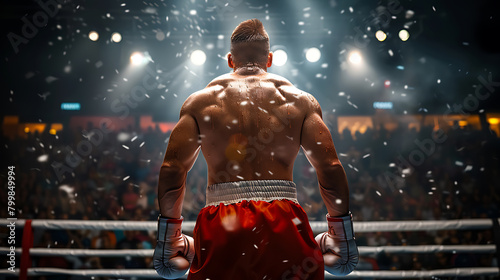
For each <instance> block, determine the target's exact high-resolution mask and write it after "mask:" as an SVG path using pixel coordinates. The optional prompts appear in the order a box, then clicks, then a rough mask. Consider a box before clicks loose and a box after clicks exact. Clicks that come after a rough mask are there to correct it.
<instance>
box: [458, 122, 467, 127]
mask: <svg viewBox="0 0 500 280" xmlns="http://www.w3.org/2000/svg"><path fill="white" fill-rule="evenodd" d="M467 124H468V122H467V121H458V125H459V126H460V127H464V126H466V125H467Z"/></svg>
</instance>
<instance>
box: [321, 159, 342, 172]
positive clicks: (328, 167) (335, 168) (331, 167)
mask: <svg viewBox="0 0 500 280" xmlns="http://www.w3.org/2000/svg"><path fill="white" fill-rule="evenodd" d="M318 172H321V173H324V174H327V175H330V176H331V175H334V174H339V173H340V174H344V175H345V171H344V167H343V166H342V164H341V163H340V161H339V160H335V161H332V162H328V163H325V164H323V165H322V166H321V168H319V171H318Z"/></svg>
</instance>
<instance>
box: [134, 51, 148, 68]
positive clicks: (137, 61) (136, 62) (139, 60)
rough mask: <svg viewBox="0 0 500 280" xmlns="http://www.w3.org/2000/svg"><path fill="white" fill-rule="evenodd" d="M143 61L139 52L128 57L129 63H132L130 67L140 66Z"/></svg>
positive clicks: (142, 56)
mask: <svg viewBox="0 0 500 280" xmlns="http://www.w3.org/2000/svg"><path fill="white" fill-rule="evenodd" d="M145 60H146V58H145V57H144V54H143V53H141V52H134V53H133V54H132V55H130V63H132V65H141V64H143V63H144V61H145Z"/></svg>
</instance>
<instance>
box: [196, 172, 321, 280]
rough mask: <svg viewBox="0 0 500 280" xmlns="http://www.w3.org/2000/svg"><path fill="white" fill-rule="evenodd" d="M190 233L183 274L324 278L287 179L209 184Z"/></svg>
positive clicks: (218, 279)
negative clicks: (191, 247) (189, 257)
mask: <svg viewBox="0 0 500 280" xmlns="http://www.w3.org/2000/svg"><path fill="white" fill-rule="evenodd" d="M193 235H194V240H195V250H196V254H195V257H194V261H193V264H192V265H191V269H190V271H189V275H188V278H187V279H188V280H207V279H210V280H225V279H227V280H235V279H238V280H262V279H266V280H269V279H273V280H282V279H294V280H298V279H301V280H313V279H314V280H319V279H324V264H323V255H322V254H321V250H320V248H319V246H318V244H317V243H316V241H315V240H314V236H313V232H312V230H311V227H310V225H309V221H308V219H307V215H306V213H305V212H304V210H303V209H302V207H300V205H299V204H298V201H297V194H296V186H295V184H294V183H293V182H291V181H285V180H257V181H241V182H229V183H221V184H214V185H211V186H208V188H207V205H206V206H205V207H204V208H203V209H202V210H201V211H200V214H199V215H198V219H197V221H196V226H195V228H194V234H193Z"/></svg>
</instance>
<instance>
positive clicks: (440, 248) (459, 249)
mask: <svg viewBox="0 0 500 280" xmlns="http://www.w3.org/2000/svg"><path fill="white" fill-rule="evenodd" d="M358 250H359V254H360V255H362V256H367V255H372V254H379V253H390V254H414V253H416V254H431V253H453V254H457V253H478V254H479V253H483V254H491V253H495V252H496V246H495V245H418V246H359V247H358ZM8 252H10V250H9V248H8V247H0V253H1V254H4V253H8ZM15 252H16V254H21V249H16V250H15ZM153 252H154V250H153V249H137V250H128V249H62V248H61V249H54V248H31V249H30V255H31V256H36V257H39V256H75V257H126V256H131V257H151V256H152V255H153Z"/></svg>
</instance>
